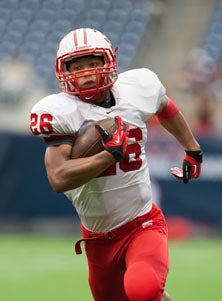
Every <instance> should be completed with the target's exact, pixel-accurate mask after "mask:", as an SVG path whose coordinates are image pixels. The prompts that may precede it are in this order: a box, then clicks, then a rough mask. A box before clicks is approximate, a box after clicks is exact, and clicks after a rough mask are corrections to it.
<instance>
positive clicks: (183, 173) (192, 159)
mask: <svg viewBox="0 0 222 301" xmlns="http://www.w3.org/2000/svg"><path fill="white" fill-rule="evenodd" d="M202 161H203V153H202V151H201V150H199V151H186V156H185V158H184V160H183V166H182V169H181V168H179V167H173V168H171V173H172V174H173V175H174V176H175V177H176V178H177V179H180V180H183V182H184V183H185V184H187V183H188V182H189V180H190V179H197V178H199V176H200V173H201V163H202Z"/></svg>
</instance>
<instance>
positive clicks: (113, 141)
mask: <svg viewBox="0 0 222 301" xmlns="http://www.w3.org/2000/svg"><path fill="white" fill-rule="evenodd" d="M115 122H116V130H115V132H114V133H113V134H109V133H108V132H107V131H106V130H104V128H103V127H101V126H100V125H98V124H96V125H95V128H96V132H97V134H98V136H99V138H100V140H101V142H102V144H103V146H104V148H105V150H106V151H108V152H109V153H111V154H112V155H113V157H114V158H115V160H116V162H119V161H120V160H121V159H123V157H124V154H125V152H126V148H127V142H128V136H129V125H128V124H126V123H123V120H122V118H121V117H120V116H115Z"/></svg>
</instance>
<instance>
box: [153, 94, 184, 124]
mask: <svg viewBox="0 0 222 301" xmlns="http://www.w3.org/2000/svg"><path fill="white" fill-rule="evenodd" d="M178 114H179V109H178V108H177V106H176V105H175V103H174V102H173V101H172V100H171V99H170V98H168V102H167V105H166V106H165V107H164V108H163V110H162V111H161V112H160V113H159V114H157V115H156V116H157V118H158V120H159V121H161V120H165V119H170V118H173V117H175V116H176V115H178Z"/></svg>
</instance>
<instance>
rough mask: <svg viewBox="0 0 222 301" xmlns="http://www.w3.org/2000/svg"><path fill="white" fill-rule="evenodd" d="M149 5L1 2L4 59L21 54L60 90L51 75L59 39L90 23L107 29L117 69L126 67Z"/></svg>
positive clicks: (101, 0)
mask: <svg viewBox="0 0 222 301" xmlns="http://www.w3.org/2000/svg"><path fill="white" fill-rule="evenodd" d="M150 5H151V2H150V1H143V0H138V1H130V0H122V1H119V0H113V1H109V0H91V1H86V0H44V1H43V0H34V1H29V0H2V1H1V2H0V31H1V36H0V43H1V48H0V60H3V59H4V58H5V57H7V56H15V55H16V56H19V57H22V58H23V59H25V60H27V61H29V63H31V64H32V66H33V67H34V68H35V70H36V73H37V75H39V76H40V77H42V76H44V79H45V80H46V81H47V88H48V89H54V90H57V89H58V85H57V81H56V79H55V77H54V76H53V74H54V62H55V54H56V49H57V46H58V43H59V41H60V39H61V38H62V37H63V36H64V35H65V34H66V33H68V32H70V31H71V30H73V29H75V28H79V27H91V28H95V29H98V30H101V31H103V32H104V33H105V34H107V35H108V36H109V38H110V40H111V42H112V43H113V45H114V46H115V45H118V47H119V49H120V54H119V58H118V59H119V70H120V71H123V70H125V69H127V68H129V67H130V65H131V62H132V60H133V58H134V56H135V53H136V50H137V48H138V47H139V43H140V41H141V38H142V36H143V34H144V32H145V31H146V30H147V28H148V25H149V22H150V20H151V17H152V16H151V13H150V11H149V7H150ZM123 33H124V36H123ZM43 45H44V47H43ZM127 49H130V50H129V51H128V52H127V53H126V50H127Z"/></svg>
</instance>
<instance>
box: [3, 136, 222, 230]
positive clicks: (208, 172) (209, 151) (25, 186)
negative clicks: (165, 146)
mask: <svg viewBox="0 0 222 301" xmlns="http://www.w3.org/2000/svg"><path fill="white" fill-rule="evenodd" d="M199 140H200V143H201V145H202V147H203V150H204V158H205V160H204V164H203V172H202V177H201V179H198V180H195V181H191V182H190V183H189V184H187V185H185V184H183V183H182V182H180V181H178V180H176V179H174V177H173V176H172V175H170V172H169V162H168V160H162V161H161V160H158V162H156V163H155V158H153V160H152V164H151V165H150V172H151V175H152V180H153V185H155V187H154V195H156V194H155V192H158V198H160V200H161V207H162V208H163V211H164V212H165V214H166V216H182V217H186V218H189V219H191V220H193V221H197V222H204V223H207V224H209V225H211V226H215V227H217V226H221V224H222V197H221V193H222V172H221V171H222V139H218V138H211V139H199ZM44 152H45V144H44V142H43V141H42V140H41V139H37V138H35V137H32V136H29V135H21V134H19V135H18V134H13V133H8V132H2V133H0V187H1V189H0V221H2V220H26V221H27V220H31V219H37V218H47V217H50V218H57V217H62V218H66V217H68V218H70V217H72V216H74V218H77V215H76V212H75V210H74V208H73V207H72V205H71V203H70V202H69V201H68V200H67V199H66V197H65V196H64V195H62V194H57V193H55V192H54V191H53V190H52V188H51V187H50V185H49V183H48V179H47V176H46V172H45V167H44ZM151 159H152V158H150V160H151ZM157 164H158V165H157ZM170 164H173V163H172V162H171V163H170ZM156 166H158V168H156ZM171 167H172V166H171Z"/></svg>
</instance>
